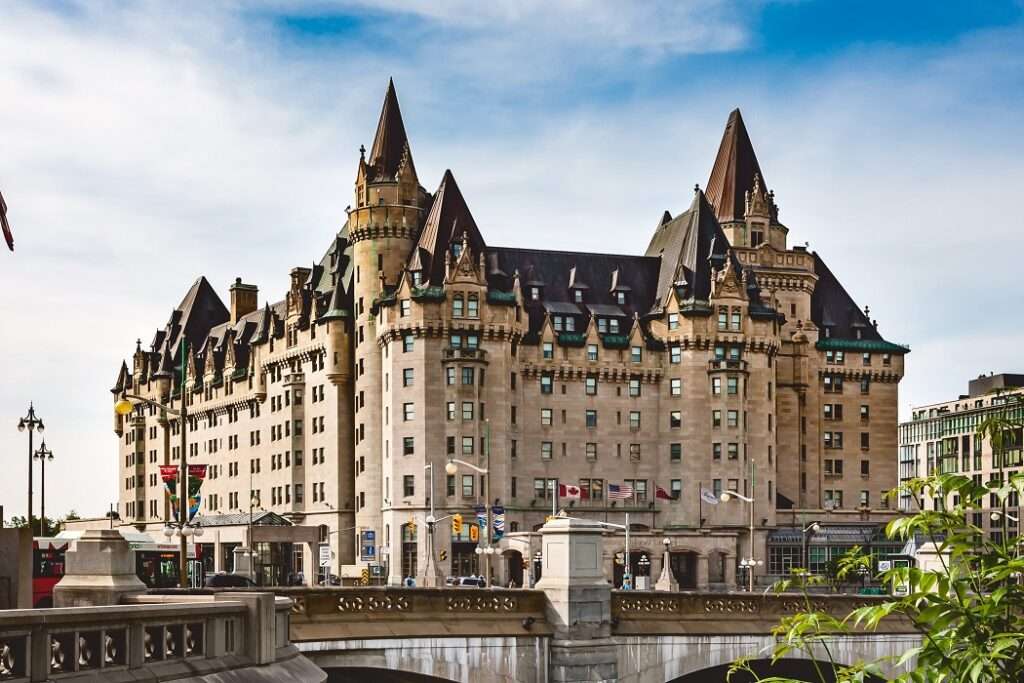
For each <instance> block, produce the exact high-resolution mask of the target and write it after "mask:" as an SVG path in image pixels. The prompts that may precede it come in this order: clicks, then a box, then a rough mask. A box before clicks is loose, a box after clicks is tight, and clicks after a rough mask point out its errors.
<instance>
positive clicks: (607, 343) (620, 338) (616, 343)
mask: <svg viewBox="0 0 1024 683" xmlns="http://www.w3.org/2000/svg"><path fill="white" fill-rule="evenodd" d="M601 343H602V344H604V347H605V348H606V349H624V348H626V347H627V346H629V336H628V335H625V334H603V335H601Z"/></svg>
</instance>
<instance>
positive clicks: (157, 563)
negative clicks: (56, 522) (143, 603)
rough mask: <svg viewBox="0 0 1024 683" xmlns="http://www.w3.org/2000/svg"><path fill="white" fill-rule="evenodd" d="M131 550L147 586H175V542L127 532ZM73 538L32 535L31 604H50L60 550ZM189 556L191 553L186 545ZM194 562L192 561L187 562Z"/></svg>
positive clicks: (57, 578) (59, 569)
mask: <svg viewBox="0 0 1024 683" xmlns="http://www.w3.org/2000/svg"><path fill="white" fill-rule="evenodd" d="M131 536H132V537H131V538H129V539H128V540H129V542H130V544H131V547H132V549H133V550H134V551H135V574H136V576H138V577H139V578H140V579H141V580H142V582H143V583H144V584H146V587H147V588H177V587H178V583H179V582H178V556H179V550H178V546H177V545H176V544H173V543H153V542H152V541H148V542H140V541H139V540H138V539H137V535H135V534H131ZM75 540H77V538H61V537H56V538H35V539H33V540H32V606H33V607H35V608H39V607H53V587H54V586H56V585H57V582H58V581H60V580H61V579H62V578H63V577H64V553H66V552H67V550H68V547H69V546H70V545H71V544H72V543H73V542H74V541H75ZM188 556H189V558H194V557H195V549H194V547H191V546H190V547H189V551H188ZM191 564H194V563H190V565H191Z"/></svg>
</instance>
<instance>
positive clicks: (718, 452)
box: [711, 442, 722, 460]
mask: <svg viewBox="0 0 1024 683" xmlns="http://www.w3.org/2000/svg"><path fill="white" fill-rule="evenodd" d="M711 459H712V460H721V459H722V444H720V443H717V442H716V443H713V444H711Z"/></svg>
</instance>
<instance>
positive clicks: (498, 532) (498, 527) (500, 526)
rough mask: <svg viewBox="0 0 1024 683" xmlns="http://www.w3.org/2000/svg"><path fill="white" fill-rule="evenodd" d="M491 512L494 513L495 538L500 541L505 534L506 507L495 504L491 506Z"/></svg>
mask: <svg viewBox="0 0 1024 683" xmlns="http://www.w3.org/2000/svg"><path fill="white" fill-rule="evenodd" d="M491 512H493V513H494V540H495V541H500V540H501V537H502V536H504V535H505V507H504V506H502V505H495V506H494V507H492V508H491Z"/></svg>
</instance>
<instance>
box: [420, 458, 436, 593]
mask: <svg viewBox="0 0 1024 683" xmlns="http://www.w3.org/2000/svg"><path fill="white" fill-rule="evenodd" d="M423 469H425V470H430V480H429V481H430V512H429V513H428V514H427V562H426V565H425V566H424V567H423V585H424V586H426V587H428V588H436V587H437V584H438V576H437V562H435V560H434V526H435V525H436V524H437V516H436V515H435V514H434V463H428V464H427V465H425V466H424V467H423Z"/></svg>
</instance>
